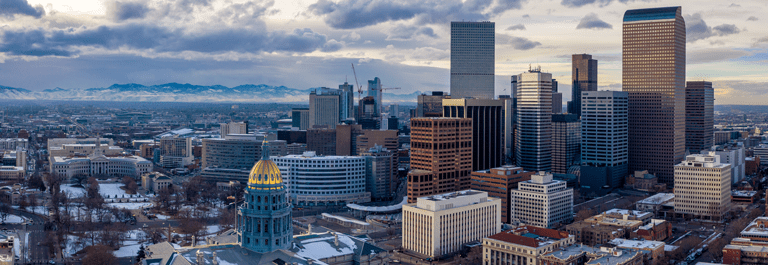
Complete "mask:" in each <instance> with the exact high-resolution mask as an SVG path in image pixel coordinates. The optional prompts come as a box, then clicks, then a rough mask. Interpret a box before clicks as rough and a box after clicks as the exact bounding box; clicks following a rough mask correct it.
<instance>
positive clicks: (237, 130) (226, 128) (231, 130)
mask: <svg viewBox="0 0 768 265" xmlns="http://www.w3.org/2000/svg"><path fill="white" fill-rule="evenodd" d="M219 129H220V131H221V138H224V137H225V136H227V135H229V134H248V122H247V121H246V122H230V123H222V124H219Z"/></svg>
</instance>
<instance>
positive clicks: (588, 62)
mask: <svg viewBox="0 0 768 265" xmlns="http://www.w3.org/2000/svg"><path fill="white" fill-rule="evenodd" d="M571 58H572V62H571V63H572V64H573V68H572V69H571V75H572V76H573V78H572V83H571V84H572V85H573V88H572V89H571V101H570V102H568V113H571V114H576V115H578V116H581V92H582V91H597V60H595V59H592V55H589V54H574V55H573V56H571Z"/></svg>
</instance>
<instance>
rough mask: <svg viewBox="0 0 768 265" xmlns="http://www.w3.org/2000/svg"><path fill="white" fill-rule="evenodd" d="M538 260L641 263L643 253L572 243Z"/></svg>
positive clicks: (549, 264)
mask: <svg viewBox="0 0 768 265" xmlns="http://www.w3.org/2000/svg"><path fill="white" fill-rule="evenodd" d="M539 260H540V262H539V263H537V265H584V264H588V265H643V264H644V255H643V252H641V251H638V250H634V249H619V248H609V247H600V248H593V247H588V246H584V245H582V244H574V245H570V246H567V247H563V248H561V249H557V250H555V251H552V252H549V253H546V254H544V255H542V256H541V257H540V258H539ZM513 264H514V263H513ZM519 264H526V263H519ZM527 264H530V263H527ZM530 265H533V264H530Z"/></svg>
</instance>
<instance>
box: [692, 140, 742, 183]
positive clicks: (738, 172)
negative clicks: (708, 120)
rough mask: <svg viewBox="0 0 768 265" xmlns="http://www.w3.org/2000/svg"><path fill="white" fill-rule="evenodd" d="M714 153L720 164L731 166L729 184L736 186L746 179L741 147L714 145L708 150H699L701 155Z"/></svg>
mask: <svg viewBox="0 0 768 265" xmlns="http://www.w3.org/2000/svg"><path fill="white" fill-rule="evenodd" d="M710 152H715V154H716V155H718V156H720V163H724V164H730V165H731V183H732V184H733V185H737V184H738V183H740V182H742V181H743V180H744V179H745V178H746V157H745V150H744V147H743V146H739V145H716V146H712V147H710V148H708V149H704V150H701V152H700V153H701V154H705V155H706V154H709V153H710Z"/></svg>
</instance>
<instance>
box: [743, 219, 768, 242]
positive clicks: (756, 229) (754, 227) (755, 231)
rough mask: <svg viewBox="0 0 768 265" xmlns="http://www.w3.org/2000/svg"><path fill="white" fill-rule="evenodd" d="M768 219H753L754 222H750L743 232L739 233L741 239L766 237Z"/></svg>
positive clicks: (767, 235) (767, 234) (767, 233)
mask: <svg viewBox="0 0 768 265" xmlns="http://www.w3.org/2000/svg"><path fill="white" fill-rule="evenodd" d="M767 225H768V217H765V216H761V217H757V218H755V220H753V221H752V223H750V224H749V225H748V226H747V227H746V228H744V230H742V231H741V236H743V237H750V236H757V237H763V238H766V237H768V227H766V226H767Z"/></svg>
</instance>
